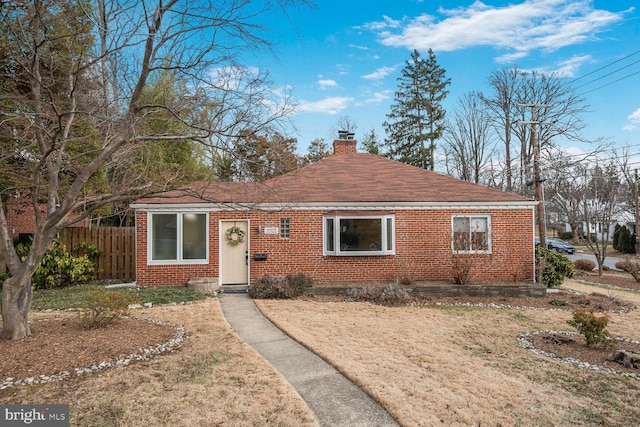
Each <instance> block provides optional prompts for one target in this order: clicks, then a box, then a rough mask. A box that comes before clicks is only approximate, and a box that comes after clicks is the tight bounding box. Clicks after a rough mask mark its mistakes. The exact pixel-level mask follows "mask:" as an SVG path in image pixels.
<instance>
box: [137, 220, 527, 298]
mask: <svg viewBox="0 0 640 427" xmlns="http://www.w3.org/2000/svg"><path fill="white" fill-rule="evenodd" d="M325 213H326V212H325V211H287V213H286V216H287V217H288V218H290V237H289V238H288V239H281V238H280V235H279V234H263V233H260V232H259V226H260V229H262V230H264V228H265V227H279V225H280V219H281V218H282V215H283V214H282V212H275V213H268V212H210V213H209V230H210V231H209V263H208V264H206V265H203V264H197V265H147V213H146V212H142V211H138V212H137V213H136V229H137V238H136V241H137V274H136V280H137V282H138V284H139V285H141V286H161V285H184V284H185V283H186V282H187V281H188V280H189V279H190V278H191V277H218V274H219V270H218V259H219V247H218V245H219V243H218V236H219V230H218V224H219V220H221V219H222V220H233V219H236V220H246V219H248V220H249V221H250V224H249V227H250V228H249V232H248V233H247V234H248V238H249V252H250V253H249V260H250V261H249V262H250V272H249V274H250V280H251V281H254V280H256V279H257V278H259V277H261V276H263V275H265V274H271V275H276V276H279V275H286V274H290V273H305V274H308V275H310V276H311V277H313V278H314V279H315V280H323V281H339V280H345V281H357V280H390V281H391V280H395V279H396V278H397V277H398V276H399V275H401V274H402V273H403V272H406V271H411V272H413V274H414V277H415V278H416V279H419V280H452V277H453V275H452V271H451V256H452V249H451V239H452V235H451V233H452V230H451V217H452V215H460V214H473V215H480V214H486V215H490V216H491V248H492V252H491V253H490V254H474V255H470V256H473V257H475V258H474V263H476V264H477V268H478V274H477V275H476V276H475V277H476V280H477V281H482V282H485V283H490V282H493V283H496V282H512V281H513V278H514V276H517V277H518V279H519V280H533V270H534V266H533V263H534V245H533V210H532V209H531V208H527V209H491V210H474V209H470V210H457V209H448V210H424V211H420V210H406V211H402V210H397V211H389V213H393V214H394V215H395V235H396V240H395V244H396V255H387V256H323V255H322V245H323V238H322V216H323V214H325ZM223 244H224V242H223ZM255 253H266V254H267V256H268V257H267V259H266V260H253V259H252V258H253V254H255Z"/></svg>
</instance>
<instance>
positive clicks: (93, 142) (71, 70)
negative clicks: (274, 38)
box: [0, 0, 304, 340]
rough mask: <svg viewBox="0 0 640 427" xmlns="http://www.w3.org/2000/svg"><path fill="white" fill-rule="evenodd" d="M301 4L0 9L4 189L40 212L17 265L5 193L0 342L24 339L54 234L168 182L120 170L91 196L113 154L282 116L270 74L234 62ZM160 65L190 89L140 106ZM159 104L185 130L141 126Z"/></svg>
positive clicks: (260, 127)
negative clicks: (175, 99) (264, 21)
mask: <svg viewBox="0 0 640 427" xmlns="http://www.w3.org/2000/svg"><path fill="white" fill-rule="evenodd" d="M303 2H304V0H300V1H290V0H281V1H275V2H265V3H264V4H256V3H255V2H249V1H247V0H221V1H218V0H216V1H213V0H210V1H209V0H204V1H198V2H192V1H187V0H167V1H160V0H140V1H138V2H134V3H131V2H119V1H113V2H104V3H98V4H97V5H91V6H92V7H84V5H85V3H84V2H62V3H61V2H54V1H52V0H35V1H33V0H29V1H27V0H16V1H13V2H11V3H9V4H4V5H3V7H2V8H1V9H0V22H2V25H0V27H1V29H0V33H1V34H2V37H0V38H3V39H4V40H10V42H7V43H5V44H6V48H7V50H6V51H5V52H4V54H2V55H0V61H1V62H2V63H1V64H0V65H1V67H0V73H2V74H1V75H0V77H2V83H3V85H1V86H0V87H1V90H2V98H3V100H4V101H3V103H2V111H1V112H0V114H1V116H0V138H2V146H1V147H2V148H1V149H2V153H0V163H1V167H0V169H2V170H3V173H6V174H7V176H9V175H11V177H12V179H11V180H10V181H8V182H9V184H8V185H5V186H4V188H2V191H3V192H4V193H6V194H13V193H14V192H16V191H18V192H20V193H22V194H27V195H28V198H29V203H30V209H31V210H32V212H33V214H34V215H35V217H36V233H35V237H34V240H33V244H32V245H31V249H30V252H29V253H28V255H27V257H26V259H25V260H21V259H20V258H19V257H18V256H17V254H16V252H15V249H14V247H13V245H12V241H11V238H10V235H9V232H8V227H7V220H6V217H5V214H4V207H3V206H2V199H1V198H0V250H1V252H2V254H3V256H4V258H5V261H6V263H7V266H8V268H9V271H10V273H11V277H10V278H9V279H7V280H5V281H4V283H3V292H2V317H3V333H2V334H3V336H4V337H8V338H12V339H16V340H17V339H21V338H24V337H25V336H27V335H29V334H30V330H29V324H28V321H27V318H28V312H29V308H30V306H31V297H32V291H31V283H30V282H31V277H32V275H33V274H34V272H35V270H36V268H37V267H38V265H39V263H40V261H41V259H42V257H43V255H44V253H45V252H46V250H47V249H48V247H49V245H50V243H51V241H52V240H53V239H54V237H55V236H56V234H57V233H58V232H59V231H60V230H61V229H62V228H64V227H66V226H68V225H70V224H71V223H73V222H77V221H80V220H83V219H85V218H87V217H88V216H90V215H91V214H92V212H94V211H96V210H98V209H100V208H101V207H103V206H106V205H108V204H111V203H114V202H123V201H126V200H132V199H135V198H137V197H140V196H141V195H144V194H148V193H154V192H158V191H162V190H165V189H169V188H172V186H173V184H172V180H171V177H167V178H166V180H165V182H143V181H141V180H139V176H138V175H137V174H135V173H130V171H126V170H123V169H120V170H119V172H120V174H121V175H120V176H119V178H120V179H119V180H118V181H117V182H113V181H112V182H110V183H109V185H108V186H103V187H102V188H100V191H86V190H87V188H88V187H91V185H92V183H93V180H95V176H96V174H101V173H102V174H107V175H109V173H110V172H113V171H109V170H108V169H109V168H115V167H116V166H117V162H114V161H113V160H114V159H118V158H120V159H124V158H126V152H127V151H128V150H132V149H133V148H134V147H138V146H140V145H141V144H149V143H151V142H153V141H184V140H192V141H198V142H201V143H212V142H213V143H215V141H218V140H228V139H233V138H235V137H240V136H241V135H243V134H244V135H246V131H247V130H251V131H252V132H261V131H266V130H269V129H271V128H274V127H275V126H276V125H278V123H280V120H281V119H282V118H283V117H286V116H287V114H288V113H289V112H290V105H289V104H288V102H287V100H286V99H274V98H273V97H270V94H271V92H269V91H268V90H267V87H266V84H267V83H268V80H267V79H266V75H265V74H264V73H262V72H259V71H258V72H254V71H252V70H250V69H247V68H245V67H242V66H240V64H239V58H242V55H243V53H244V52H247V51H248V50H250V49H256V48H267V49H268V48H269V44H268V43H267V42H266V40H265V38H264V34H265V33H264V31H265V28H263V27H262V26H261V25H260V24H259V22H260V21H261V16H263V15H264V14H266V13H275V12H279V11H280V10H281V9H284V8H285V7H288V6H291V5H294V4H297V3H303ZM105 4H108V5H109V9H108V10H107V9H105ZM93 6H96V7H93ZM94 25H98V26H99V28H98V30H99V31H97V33H98V34H99V37H98V41H97V43H99V46H96V45H95V43H94V34H95V31H94V30H95V27H94ZM5 44H3V47H4V45H5ZM167 69H170V70H172V71H173V73H174V75H175V79H176V82H177V83H178V84H184V85H185V87H188V88H190V91H189V96H188V97H186V98H185V99H184V103H182V104H178V105H164V104H163V103H161V102H159V103H158V104H155V105H149V104H148V103H146V102H145V99H144V97H143V96H142V95H143V93H144V91H145V89H146V88H147V87H148V86H149V82H150V79H152V78H153V76H154V75H157V74H158V73H161V72H162V71H163V70H167ZM5 83H6V84H5ZM115 83H117V84H115ZM107 85H109V86H110V87H109V88H106V87H105V86H107ZM105 97H107V99H105ZM156 102H157V101H156ZM184 106H188V108H183V107H184ZM157 109H163V110H165V111H166V112H167V113H168V114H169V116H170V117H172V120H175V121H177V122H180V123H181V124H182V126H176V127H173V128H172V129H173V130H174V131H176V129H179V132H178V133H162V134H150V133H146V132H145V129H142V128H140V127H139V126H138V125H139V123H141V122H142V120H141V119H142V118H144V117H145V116H146V115H148V114H149V113H150V112H151V111H153V110H157ZM201 109H206V110H207V111H206V114H204V113H202V114H201ZM146 130H149V129H146ZM222 148H223V149H224V148H225V147H222ZM149 149H153V147H152V146H149ZM83 194H86V197H81V196H82V195H83Z"/></svg>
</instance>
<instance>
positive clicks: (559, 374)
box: [257, 281, 640, 426]
mask: <svg viewBox="0 0 640 427" xmlns="http://www.w3.org/2000/svg"><path fill="white" fill-rule="evenodd" d="M564 287H566V288H572V289H577V290H581V291H584V292H587V293H589V292H593V291H596V290H597V291H599V292H601V293H609V295H610V296H611V297H617V298H624V299H628V300H630V301H631V302H633V303H634V304H636V306H639V307H640V295H638V294H637V293H631V292H626V291H622V290H615V291H607V290H602V289H600V288H596V287H594V286H587V285H584V284H580V283H578V282H575V281H567V282H566V283H565V286H564ZM257 304H258V306H259V308H260V309H261V310H262V311H263V313H265V315H267V317H269V318H270V319H271V320H272V321H273V322H274V323H276V324H277V325H278V326H279V327H281V328H282V329H284V330H285V331H286V332H287V333H289V334H290V335H291V336H293V337H294V338H295V339H297V340H299V341H300V342H302V343H303V344H304V345H306V346H307V347H309V348H311V349H313V350H314V351H315V352H317V353H318V354H320V355H321V356H322V357H323V358H325V359H326V360H327V361H329V362H330V363H332V364H333V365H334V366H336V367H337V368H338V369H339V370H340V371H341V372H343V373H344V374H345V375H347V376H348V377H349V378H351V379H352V380H353V381H354V382H356V383H357V384H359V385H360V386H361V387H362V388H363V389H365V390H366V391H367V392H368V393H369V394H370V395H372V396H373V397H374V398H376V399H377V400H378V401H380V402H381V403H382V404H383V405H384V406H385V407H386V408H387V409H388V410H389V411H390V412H391V414H392V415H394V416H395V417H396V418H397V419H398V421H399V422H400V423H401V424H402V425H405V426H440V425H442V426H472V425H473V426H480V425H484V426H498V425H500V426H552V425H553V426H590V425H593V426H600V425H606V426H630V425H637V424H638V422H639V420H640V408H639V407H638V404H637V403H638V401H639V400H640V380H637V379H631V378H626V377H622V376H619V375H615V374H606V373H597V372H593V371H589V370H586V369H580V368H576V367H573V366H570V365H568V364H564V363H561V362H559V361H556V360H553V359H550V358H547V357H544V356H540V355H536V354H534V353H533V352H530V351H528V350H525V349H522V348H520V347H519V346H518V343H517V340H516V337H517V336H518V334H520V333H522V332H533V331H537V330H573V329H572V328H571V327H570V326H568V325H567V323H566V322H567V320H569V319H571V312H570V311H566V310H565V311H551V310H545V311H535V310H524V311H519V310H514V309H490V308H479V307H478V308H461V307H458V308H454V307H439V308H436V307H381V306H376V305H371V304H366V303H347V302H314V301H303V300H295V301H273V300H261V301H257ZM639 325H640V313H639V312H638V311H637V310H634V311H632V312H630V313H626V314H612V315H611V321H610V323H609V327H608V329H609V331H610V332H611V333H612V334H613V335H616V336H623V337H627V338H632V339H636V340H639V339H640V329H639V328H638V326H639Z"/></svg>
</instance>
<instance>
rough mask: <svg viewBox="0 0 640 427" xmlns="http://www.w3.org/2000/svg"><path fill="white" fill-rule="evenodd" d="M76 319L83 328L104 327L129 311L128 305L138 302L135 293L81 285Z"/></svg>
mask: <svg viewBox="0 0 640 427" xmlns="http://www.w3.org/2000/svg"><path fill="white" fill-rule="evenodd" d="M80 298H81V303H80V306H79V309H80V311H78V319H79V320H80V324H81V325H82V326H83V327H84V328H85V329H95V328H104V327H106V326H108V325H110V324H111V323H113V321H115V320H117V319H119V318H120V317H122V316H126V315H128V313H129V305H130V304H135V303H138V302H139V299H138V297H137V296H135V295H125V294H122V293H120V292H117V291H107V290H106V289H105V288H103V287H102V286H95V285H82V286H81V289H80Z"/></svg>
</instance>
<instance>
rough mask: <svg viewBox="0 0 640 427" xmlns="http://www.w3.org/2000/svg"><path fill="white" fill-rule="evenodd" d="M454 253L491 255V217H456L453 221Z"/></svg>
mask: <svg viewBox="0 0 640 427" xmlns="http://www.w3.org/2000/svg"><path fill="white" fill-rule="evenodd" d="M451 228H452V236H453V239H452V241H451V248H452V250H453V251H454V252H462V253H490V252H491V217H490V216H489V215H454V216H453V217H452V219H451Z"/></svg>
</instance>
